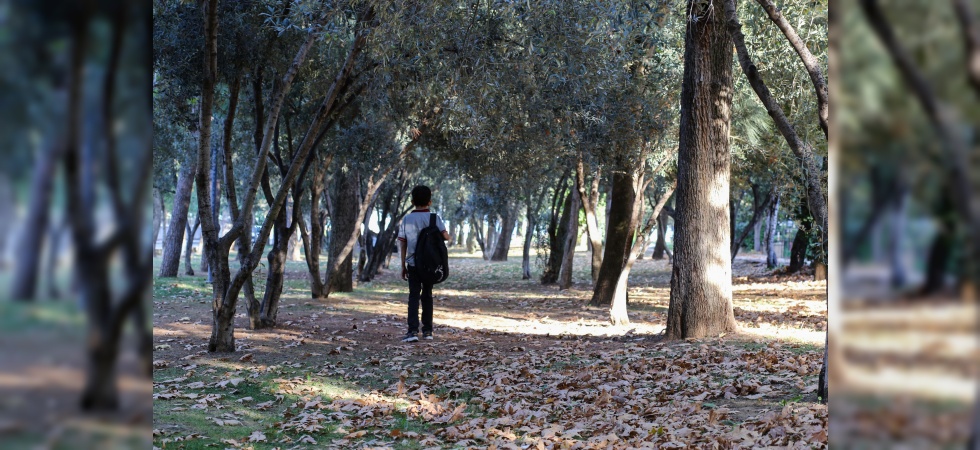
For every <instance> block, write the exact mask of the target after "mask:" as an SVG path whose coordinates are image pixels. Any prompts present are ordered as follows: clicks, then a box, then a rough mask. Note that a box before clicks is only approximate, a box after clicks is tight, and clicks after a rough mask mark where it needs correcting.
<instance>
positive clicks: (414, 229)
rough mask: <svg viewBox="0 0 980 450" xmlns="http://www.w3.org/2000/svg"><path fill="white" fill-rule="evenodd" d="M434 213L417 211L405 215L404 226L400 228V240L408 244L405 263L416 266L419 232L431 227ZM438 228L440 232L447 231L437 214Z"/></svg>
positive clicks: (423, 210) (422, 210) (425, 210)
mask: <svg viewBox="0 0 980 450" xmlns="http://www.w3.org/2000/svg"><path fill="white" fill-rule="evenodd" d="M431 214H432V213H431V212H430V211H429V210H428V209H416V210H415V211H412V212H410V213H408V214H406V215H405V217H404V218H403V219H402V224H401V226H400V227H398V240H399V241H403V242H405V243H407V244H408V248H407V249H406V250H405V263H406V264H407V265H409V266H414V265H415V244H416V243H417V242H418V238H419V231H422V229H423V228H425V227H427V226H429V216H430V215H431ZM436 226H437V227H439V231H446V225H445V224H444V223H442V218H441V217H439V215H438V214H436Z"/></svg>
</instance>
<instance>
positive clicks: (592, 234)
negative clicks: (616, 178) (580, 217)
mask: <svg viewBox="0 0 980 450" xmlns="http://www.w3.org/2000/svg"><path fill="white" fill-rule="evenodd" d="M599 175H600V172H599V171H597V172H596V173H595V175H594V176H593V177H592V185H591V191H589V192H586V190H585V164H584V162H583V161H582V154H581V152H580V153H579V157H578V161H577V163H576V166H575V187H576V189H578V195H579V198H580V199H581V202H582V208H583V209H584V210H585V230H586V233H587V234H588V236H589V253H590V256H591V259H592V272H591V273H592V284H593V285H595V282H596V279H597V278H598V277H599V268H600V267H601V266H602V233H601V232H600V231H599V221H598V219H596V215H595V211H596V208H597V207H598V205H599V178H600V177H599ZM607 217H608V216H607Z"/></svg>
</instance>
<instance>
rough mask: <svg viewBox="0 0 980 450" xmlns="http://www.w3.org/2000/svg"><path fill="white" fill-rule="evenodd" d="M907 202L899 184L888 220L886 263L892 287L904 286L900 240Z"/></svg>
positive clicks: (903, 265)
mask: <svg viewBox="0 0 980 450" xmlns="http://www.w3.org/2000/svg"><path fill="white" fill-rule="evenodd" d="M907 204H908V190H907V189H905V188H904V187H903V186H902V185H901V184H900V187H899V192H898V194H896V196H895V203H894V204H893V205H892V220H890V221H889V222H888V224H889V225H890V229H889V230H888V231H889V233H888V265H889V266H890V267H891V285H892V287H893V288H901V287H903V286H905V283H906V280H907V278H908V277H907V275H906V273H905V264H904V263H903V262H902V240H903V239H904V238H905V213H906V207H907Z"/></svg>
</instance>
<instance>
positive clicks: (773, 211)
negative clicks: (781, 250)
mask: <svg viewBox="0 0 980 450" xmlns="http://www.w3.org/2000/svg"><path fill="white" fill-rule="evenodd" d="M770 198H771V200H770V201H769V209H768V211H767V212H766V214H767V215H766V217H767V219H766V267H768V268H769V269H775V268H776V267H778V266H779V255H777V254H776V246H775V244H776V225H777V223H778V222H779V193H778V192H775V190H773V193H772V194H771V197H770Z"/></svg>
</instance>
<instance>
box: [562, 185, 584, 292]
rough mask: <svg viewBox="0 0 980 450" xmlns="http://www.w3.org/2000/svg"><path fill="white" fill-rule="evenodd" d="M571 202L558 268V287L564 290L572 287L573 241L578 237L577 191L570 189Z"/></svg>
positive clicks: (578, 206)
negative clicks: (559, 266)
mask: <svg viewBox="0 0 980 450" xmlns="http://www.w3.org/2000/svg"><path fill="white" fill-rule="evenodd" d="M571 194H572V204H571V205H569V208H570V209H569V212H570V214H568V225H567V226H566V228H565V243H564V245H563V246H562V247H563V249H562V250H563V252H562V258H561V268H560V269H559V270H558V289H559V290H565V289H568V288H570V287H572V282H573V279H572V271H573V269H574V267H573V264H574V262H575V241H576V240H577V238H578V211H579V208H580V206H581V205H579V202H580V200H579V192H578V190H576V189H572V190H571Z"/></svg>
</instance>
